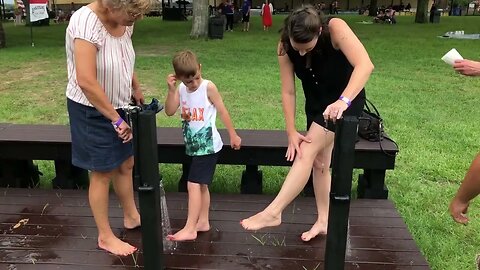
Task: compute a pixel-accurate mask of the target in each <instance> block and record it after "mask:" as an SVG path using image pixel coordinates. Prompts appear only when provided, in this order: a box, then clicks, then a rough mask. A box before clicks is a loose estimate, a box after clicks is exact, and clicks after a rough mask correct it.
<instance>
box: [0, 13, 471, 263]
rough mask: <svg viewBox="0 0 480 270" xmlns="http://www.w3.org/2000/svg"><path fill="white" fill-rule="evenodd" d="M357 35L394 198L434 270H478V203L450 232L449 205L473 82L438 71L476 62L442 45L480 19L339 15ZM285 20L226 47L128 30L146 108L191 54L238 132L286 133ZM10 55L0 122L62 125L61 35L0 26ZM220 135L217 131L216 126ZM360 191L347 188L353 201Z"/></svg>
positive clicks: (467, 148)
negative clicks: (383, 133)
mask: <svg viewBox="0 0 480 270" xmlns="http://www.w3.org/2000/svg"><path fill="white" fill-rule="evenodd" d="M340 17H341V18H343V19H345V20H346V21H347V23H348V24H349V25H350V27H351V28H352V29H353V30H354V31H355V33H356V34H357V35H358V37H359V38H360V40H361V41H362V43H363V44H364V45H365V47H366V48H367V51H368V52H369V54H370V57H371V59H372V62H373V63H374V65H375V71H374V72H373V74H372V76H371V78H370V80H369V82H368V83H367V86H366V89H367V96H368V98H369V99H370V100H372V101H373V102H374V103H375V105H376V106H377V107H378V109H379V110H380V113H381V115H382V117H383V118H384V121H385V126H386V130H387V132H388V134H389V135H390V136H391V137H392V138H393V139H394V140H395V141H396V142H397V143H398V145H399V148H400V152H399V154H398V157H397V162H396V168H395V170H394V171H389V172H387V177H386V181H387V186H388V188H389V190H390V195H389V199H391V200H392V201H393V202H394V203H395V205H396V207H397V209H398V210H399V212H400V214H401V215H402V217H403V218H404V219H405V222H406V224H407V225H408V228H409V230H410V232H411V233H412V235H413V237H414V239H415V241H416V242H417V244H418V246H419V248H420V250H421V251H422V253H423V254H424V255H425V257H426V258H427V261H428V262H429V264H430V266H431V267H432V269H439V270H440V269H452V270H453V269H455V270H457V269H475V256H476V254H477V253H479V252H480V247H479V245H478V243H479V242H480V241H479V240H480V236H479V234H478V232H479V229H480V210H479V209H480V204H479V202H478V200H477V201H473V203H472V205H471V206H470V213H469V215H470V217H471V222H470V224H469V225H467V226H461V225H458V224H456V223H454V222H453V221H452V219H451V218H450V216H449V214H448V211H447V210H448V204H449V202H450V199H451V198H452V196H453V195H454V193H455V191H456V189H457V188H458V186H459V184H460V182H461V180H462V178H463V176H464V174H465V172H466V170H467V169H468V166H469V164H470V162H471V160H472V159H473V158H474V156H475V154H476V153H477V152H478V150H479V149H480V143H479V140H478V136H479V134H480V124H479V122H478V120H477V119H479V116H480V109H479V106H478V95H479V91H480V90H479V89H480V80H479V79H478V78H470V77H464V76H461V75H459V74H457V73H455V72H454V71H453V69H452V68H451V67H450V66H448V65H446V64H445V63H444V62H443V61H441V60H440V58H441V56H442V55H443V54H444V53H445V52H447V51H448V50H450V49H451V48H456V49H457V50H458V51H459V52H460V54H462V55H463V56H464V57H465V58H471V59H477V60H478V59H479V58H480V52H479V45H480V44H479V42H480V41H479V40H459V39H447V38H441V37H439V36H442V35H443V34H444V33H446V32H449V31H457V30H463V31H465V33H466V34H470V33H472V34H473V33H480V17H476V16H461V17H457V16H452V17H449V16H442V17H441V20H440V23H439V24H415V23H414V17H413V16H399V17H398V23H397V24H396V25H389V24H365V23H364V22H369V21H371V18H370V17H366V16H360V15H340ZM284 18H285V16H284V15H277V16H274V26H273V28H272V30H271V31H269V32H264V31H263V30H262V27H261V20H260V17H253V18H252V23H251V24H252V26H251V30H250V32H241V31H240V27H239V26H238V25H237V26H236V28H235V31H234V32H231V33H230V32H229V33H225V34H224V38H223V39H219V40H205V39H190V37H189V33H190V29H191V22H190V21H185V22H167V21H162V20H161V19H160V18H158V17H153V18H146V19H144V20H142V21H139V22H138V23H137V24H136V25H135V33H134V37H133V43H134V47H135V50H136V53H137V62H136V71H137V74H138V76H139V79H140V82H141V86H142V90H144V91H145V95H146V97H147V99H150V98H152V97H155V98H158V99H159V100H161V101H163V100H164V99H165V96H166V91H167V90H166V83H165V78H166V76H167V74H168V73H170V72H172V68H171V58H172V56H173V54H174V53H175V52H176V51H178V50H182V49H190V50H193V51H194V52H196V53H197V54H198V56H199V58H200V61H201V63H202V70H203V75H204V78H207V79H210V80H212V81H213V82H215V83H216V85H217V87H218V88H219V90H220V92H221V94H222V96H223V98H224V101H225V103H226V106H227V108H228V109H229V111H230V113H231V115H232V119H233V121H234V124H235V126H236V127H237V128H245V129H280V130H281V129H284V120H283V113H282V108H281V96H280V80H279V74H278V66H277V58H276V44H277V42H278V38H279V34H278V32H277V30H279V29H280V27H281V24H282V20H283V19H284ZM3 28H4V30H5V35H6V39H7V48H4V49H1V50H0V78H1V79H0V108H1V110H0V122H9V123H29V124H67V123H68V116H67V112H66V100H65V86H66V82H67V80H66V60H65V45H64V35H65V28H66V24H53V23H52V24H50V26H48V27H34V28H33V40H34V42H35V47H32V46H31V35H30V29H29V28H28V27H24V26H14V25H13V23H11V22H6V23H3ZM299 85H300V84H299V83H297V97H298V98H297V100H298V102H297V115H298V118H297V119H298V120H297V127H298V129H300V130H302V129H304V126H305V119H304V117H303V94H302V90H301V87H299ZM218 124H219V126H220V127H221V126H222V125H221V123H220V121H219V123H218ZM157 125H158V126H167V127H170V126H171V127H179V126H180V123H179V117H170V118H169V117H166V116H165V115H164V114H163V113H161V114H159V115H158V116H157ZM36 163H37V164H38V165H39V167H40V170H41V171H42V172H43V176H42V182H41V187H42V188H50V187H51V182H50V180H51V179H52V178H53V177H54V169H53V164H52V163H53V162H47V161H36ZM160 169H161V171H162V174H163V176H164V180H165V182H166V183H165V185H166V189H167V191H175V190H176V184H177V180H178V179H179V178H180V175H181V168H180V165H163V164H162V165H161V166H160ZM242 170H243V168H242V167H240V166H228V165H219V167H218V170H217V172H216V176H215V180H214V183H213V184H212V192H221V193H238V192H239V184H240V183H239V182H240V181H239V179H240V177H239V176H240V175H241V171H242ZM262 170H263V172H264V179H265V180H264V192H265V193H268V194H275V193H276V192H278V190H279V188H280V186H281V183H282V181H283V179H284V177H285V175H286V172H287V170H288V168H274V167H262ZM355 189H356V179H355V178H354V185H353V192H355Z"/></svg>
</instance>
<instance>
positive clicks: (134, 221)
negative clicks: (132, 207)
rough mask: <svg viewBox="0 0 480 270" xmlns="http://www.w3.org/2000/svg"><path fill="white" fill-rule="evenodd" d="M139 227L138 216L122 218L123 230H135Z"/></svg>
mask: <svg viewBox="0 0 480 270" xmlns="http://www.w3.org/2000/svg"><path fill="white" fill-rule="evenodd" d="M140 225H141V221H140V215H138V214H137V215H136V216H135V217H124V218H123V227H125V229H129V230H132V229H136V228H138V227H140Z"/></svg>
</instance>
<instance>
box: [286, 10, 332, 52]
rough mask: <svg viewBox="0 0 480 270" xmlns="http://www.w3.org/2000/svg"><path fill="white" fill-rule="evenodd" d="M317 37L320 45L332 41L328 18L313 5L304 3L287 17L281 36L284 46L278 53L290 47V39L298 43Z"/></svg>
mask: <svg viewBox="0 0 480 270" xmlns="http://www.w3.org/2000/svg"><path fill="white" fill-rule="evenodd" d="M320 28H321V30H320ZM316 37H318V40H319V42H320V45H321V44H323V43H325V42H326V41H330V34H329V32H328V20H326V19H325V18H324V17H323V15H322V14H321V12H319V11H317V10H316V9H315V8H314V7H313V6H311V5H304V6H302V7H300V8H298V9H296V10H294V11H293V12H292V13H291V14H290V15H289V16H288V17H287V18H286V19H285V21H284V25H283V28H282V30H281V36H280V42H281V45H282V46H281V47H280V48H279V51H278V55H284V54H285V53H286V52H287V51H288V50H289V49H290V39H292V40H293V41H295V42H298V43H307V42H310V41H312V40H313V39H314V38H316ZM317 47H318V46H317ZM321 47H322V46H320V49H321Z"/></svg>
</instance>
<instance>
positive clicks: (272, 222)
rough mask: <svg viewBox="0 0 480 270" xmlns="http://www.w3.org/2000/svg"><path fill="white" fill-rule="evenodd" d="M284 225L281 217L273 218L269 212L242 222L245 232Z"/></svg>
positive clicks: (263, 212)
mask: <svg viewBox="0 0 480 270" xmlns="http://www.w3.org/2000/svg"><path fill="white" fill-rule="evenodd" d="M281 223H282V217H281V216H273V215H271V214H269V213H267V212H265V210H264V211H262V212H260V213H258V214H256V215H254V216H251V217H249V218H247V219H244V220H242V221H240V224H242V227H243V228H244V229H245V230H249V231H256V230H260V229H262V228H265V227H274V226H278V225H280V224H281Z"/></svg>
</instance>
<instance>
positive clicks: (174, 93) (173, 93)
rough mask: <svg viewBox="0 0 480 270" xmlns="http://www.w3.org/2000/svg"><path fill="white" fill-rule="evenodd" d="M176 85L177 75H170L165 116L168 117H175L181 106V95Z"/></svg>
mask: <svg viewBox="0 0 480 270" xmlns="http://www.w3.org/2000/svg"><path fill="white" fill-rule="evenodd" d="M176 83H177V79H176V78H175V75H173V74H169V75H168V76H167V86H168V93H167V99H166V100H165V114H167V115H168V116H172V115H174V114H175V112H176V111H177V109H178V107H179V106H180V94H179V93H178V89H177V86H176Z"/></svg>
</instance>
